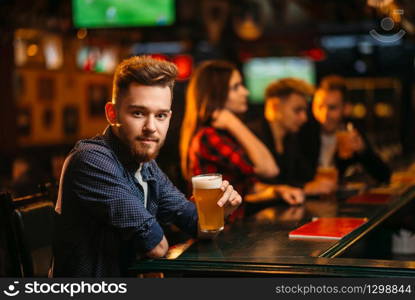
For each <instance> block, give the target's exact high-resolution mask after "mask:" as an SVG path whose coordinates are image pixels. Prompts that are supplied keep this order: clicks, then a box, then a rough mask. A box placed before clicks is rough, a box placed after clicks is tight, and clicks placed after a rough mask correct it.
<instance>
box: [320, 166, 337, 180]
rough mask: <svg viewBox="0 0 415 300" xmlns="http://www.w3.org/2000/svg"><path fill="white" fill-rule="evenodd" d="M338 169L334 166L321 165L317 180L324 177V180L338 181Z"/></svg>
mask: <svg viewBox="0 0 415 300" xmlns="http://www.w3.org/2000/svg"><path fill="white" fill-rule="evenodd" d="M338 175H339V174H338V171H337V169H336V167H333V166H329V167H324V166H319V167H318V168H317V173H316V176H315V179H316V180H319V179H323V180H332V181H335V182H337V179H338Z"/></svg>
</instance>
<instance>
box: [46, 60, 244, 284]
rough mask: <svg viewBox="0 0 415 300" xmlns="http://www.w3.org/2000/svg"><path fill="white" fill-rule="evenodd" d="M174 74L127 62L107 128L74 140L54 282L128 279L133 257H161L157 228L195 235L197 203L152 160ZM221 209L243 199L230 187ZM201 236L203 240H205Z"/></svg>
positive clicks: (155, 65) (62, 187)
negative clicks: (168, 227)
mask: <svg viewBox="0 0 415 300" xmlns="http://www.w3.org/2000/svg"><path fill="white" fill-rule="evenodd" d="M176 76H177V67H176V66H175V65H174V64H172V63H170V62H166V61H159V60H155V59H153V58H150V57H146V56H141V57H140V56H138V57H132V58H130V59H127V60H124V61H123V62H122V63H121V64H120V65H119V66H118V67H117V70H116V72H115V75H114V82H113V95H112V101H111V102H108V103H107V104H106V106H105V113H106V117H107V120H108V123H109V125H110V126H108V127H107V128H106V129H105V131H104V133H103V135H99V136H96V137H94V138H91V139H87V140H82V141H79V142H78V143H77V144H76V145H75V147H74V149H73V150H72V151H71V153H70V154H69V156H68V157H67V159H66V160H65V163H64V166H63V171H62V175H61V180H60V184H59V196H58V201H57V204H56V209H55V210H56V211H57V213H58V214H59V215H58V217H57V224H56V230H55V241H54V247H53V250H54V266H53V275H54V276H59V277H113V276H125V275H129V273H128V267H129V266H130V265H131V263H132V262H133V261H134V259H136V256H137V255H138V256H145V257H149V258H158V257H162V256H164V255H165V254H166V253H167V250H168V241H167V239H166V237H165V235H164V232H163V229H162V227H161V223H163V224H174V225H176V226H177V227H179V228H180V229H181V230H183V231H185V232H187V233H189V234H191V235H193V236H194V235H196V234H197V231H198V228H197V224H198V216H197V212H196V209H195V206H194V204H193V203H192V202H191V201H188V200H187V199H186V198H185V196H184V195H183V194H182V193H181V192H180V191H179V190H178V189H177V188H176V187H175V186H173V184H172V183H171V182H170V180H169V179H168V178H167V176H166V175H165V174H164V173H163V172H162V171H161V170H160V169H159V167H158V166H157V163H156V162H155V160H154V159H155V158H156V156H157V154H158V152H159V150H160V148H161V147H162V145H163V142H164V140H165V137H166V134H167V130H168V128H169V123H170V118H171V114H172V111H171V104H172V98H173V86H174V81H175V78H176ZM220 189H221V190H222V191H223V195H222V196H221V198H220V199H219V200H218V205H219V206H222V207H224V208H225V214H230V213H232V211H233V210H234V209H235V208H236V207H237V206H239V205H240V203H241V201H242V199H241V196H240V195H239V194H238V193H237V192H236V191H235V190H234V189H233V187H232V186H231V185H230V184H229V182H227V181H223V182H222V184H221V186H220ZM205 236H206V235H205Z"/></svg>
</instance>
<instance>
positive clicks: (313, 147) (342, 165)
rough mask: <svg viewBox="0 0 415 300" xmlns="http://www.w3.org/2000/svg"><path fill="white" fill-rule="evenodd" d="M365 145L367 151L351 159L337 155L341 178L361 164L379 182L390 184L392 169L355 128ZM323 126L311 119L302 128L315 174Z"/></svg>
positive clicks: (302, 135)
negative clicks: (353, 166) (350, 168)
mask: <svg viewBox="0 0 415 300" xmlns="http://www.w3.org/2000/svg"><path fill="white" fill-rule="evenodd" d="M355 128H356V129H357V131H358V132H359V134H360V136H361V137H362V138H363V141H364V143H365V149H364V150H363V151H362V152H360V153H355V154H354V155H353V156H352V157H351V158H350V159H341V158H339V157H338V155H337V153H336V155H335V158H334V161H335V164H336V166H337V168H338V169H339V173H340V176H341V175H342V174H343V173H344V171H345V170H346V169H347V168H348V167H349V166H351V165H353V164H360V165H362V166H363V167H364V169H365V170H366V171H367V173H368V174H370V175H371V176H372V177H373V178H374V179H376V180H377V181H379V182H388V181H389V178H390V176H391V171H390V168H389V167H388V166H387V165H386V164H385V163H384V162H383V161H382V159H381V158H380V157H379V156H378V155H377V154H376V152H375V151H373V149H372V147H371V146H370V143H369V140H368V139H367V137H366V135H365V134H364V133H363V131H362V130H360V129H359V128H358V127H357V126H355ZM321 130H322V129H321V125H320V124H319V123H318V122H317V121H316V120H315V119H311V120H310V121H308V122H307V123H306V124H305V125H304V126H303V127H302V128H301V131H300V134H299V137H300V142H301V145H302V149H303V153H304V156H305V157H306V158H307V160H308V163H309V165H310V166H311V167H312V170H313V173H315V172H316V170H317V167H318V160H319V157H320V150H321Z"/></svg>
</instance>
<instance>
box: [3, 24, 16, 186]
mask: <svg viewBox="0 0 415 300" xmlns="http://www.w3.org/2000/svg"><path fill="white" fill-rule="evenodd" d="M13 78H14V52H13V30H12V28H10V27H9V28H8V27H7V26H6V27H3V28H1V27H0V178H1V177H2V175H3V176H4V175H5V173H7V172H8V169H9V167H10V166H9V158H10V157H12V155H13V153H15V152H16V150H17V126H16V101H15V99H14V91H13V86H14V84H13V80H14V79H13Z"/></svg>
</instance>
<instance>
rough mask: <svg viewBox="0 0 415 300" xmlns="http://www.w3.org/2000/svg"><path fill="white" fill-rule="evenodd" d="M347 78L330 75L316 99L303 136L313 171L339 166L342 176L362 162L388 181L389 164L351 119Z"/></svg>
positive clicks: (376, 175) (302, 141)
mask: <svg viewBox="0 0 415 300" xmlns="http://www.w3.org/2000/svg"><path fill="white" fill-rule="evenodd" d="M346 99H347V87H346V83H345V80H344V79H343V78H342V77H340V76H337V75H330V76H327V77H325V78H323V79H322V80H321V83H320V86H319V88H318V89H317V91H316V93H315V95H314V99H313V102H312V106H311V109H312V116H311V118H310V121H309V122H308V123H307V124H306V125H305V126H304V127H303V128H302V130H301V133H300V137H301V143H302V149H303V153H304V155H305V156H306V157H307V160H308V161H309V164H310V165H311V167H312V169H313V172H314V173H315V174H316V173H318V169H319V168H322V167H323V168H327V167H335V168H336V169H337V170H338V173H339V177H340V179H341V178H342V176H343V174H344V172H345V170H346V169H347V168H348V167H349V166H351V165H354V164H360V165H362V166H363V168H364V169H365V170H366V171H367V173H368V174H370V175H371V176H372V177H373V178H374V179H376V180H377V181H378V182H388V181H389V178H390V175H391V172H390V169H389V167H388V166H387V165H386V164H385V163H384V162H383V161H382V160H381V158H380V157H379V156H378V155H377V154H376V153H375V152H374V150H373V149H372V147H371V146H370V144H369V141H368V139H367V138H366V136H365V135H364V133H363V132H362V130H359V129H358V128H357V127H356V125H354V124H353V123H352V122H351V121H350V119H348V118H347V117H348V113H347V100H346Z"/></svg>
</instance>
